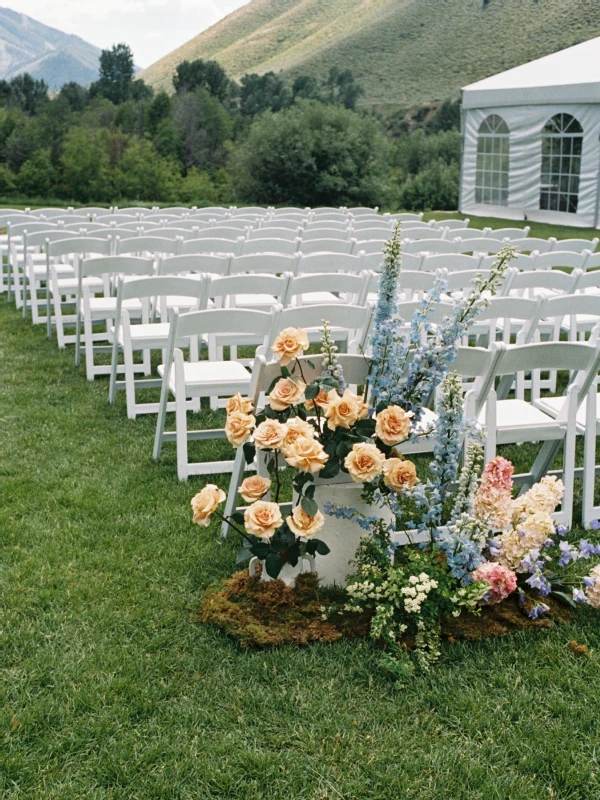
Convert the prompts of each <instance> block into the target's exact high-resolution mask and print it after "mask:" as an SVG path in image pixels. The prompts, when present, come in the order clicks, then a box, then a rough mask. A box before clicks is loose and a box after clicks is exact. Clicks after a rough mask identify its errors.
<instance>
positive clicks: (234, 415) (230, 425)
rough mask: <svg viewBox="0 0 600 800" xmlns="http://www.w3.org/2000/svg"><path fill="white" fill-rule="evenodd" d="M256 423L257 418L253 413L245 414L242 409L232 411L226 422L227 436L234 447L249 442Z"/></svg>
mask: <svg viewBox="0 0 600 800" xmlns="http://www.w3.org/2000/svg"><path fill="white" fill-rule="evenodd" d="M255 425H256V420H255V419H254V417H253V416H252V414H244V413H243V412H242V411H232V412H231V414H229V415H228V416H227V422H226V423H225V436H227V440H228V441H229V444H230V445H232V447H240V445H242V444H244V442H247V441H248V439H249V438H250V434H251V433H252V429H253V428H254V426H255Z"/></svg>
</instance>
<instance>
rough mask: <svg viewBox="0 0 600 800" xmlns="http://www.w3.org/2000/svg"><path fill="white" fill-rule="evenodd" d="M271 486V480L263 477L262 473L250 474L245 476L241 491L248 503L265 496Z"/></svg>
mask: <svg viewBox="0 0 600 800" xmlns="http://www.w3.org/2000/svg"><path fill="white" fill-rule="evenodd" d="M270 487H271V481H270V480H269V479H268V478H263V477H262V475H250V476H249V477H248V478H244V480H243V481H242V484H241V486H240V488H239V492H240V494H241V495H242V497H243V498H244V500H245V501H246V502H247V503H253V502H254V501H255V500H260V498H261V497H264V495H266V493H267V492H268V491H269V488H270Z"/></svg>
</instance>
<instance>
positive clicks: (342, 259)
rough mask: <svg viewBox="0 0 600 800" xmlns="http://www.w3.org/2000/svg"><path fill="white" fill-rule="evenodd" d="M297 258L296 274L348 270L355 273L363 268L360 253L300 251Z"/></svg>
mask: <svg viewBox="0 0 600 800" xmlns="http://www.w3.org/2000/svg"><path fill="white" fill-rule="evenodd" d="M298 258H299V260H298V269H297V274H298V275H307V274H309V273H311V272H318V273H321V272H349V273H354V274H357V273H358V272H360V271H361V270H362V269H363V262H364V256H363V254H362V253H357V254H356V255H348V254H346V253H310V254H306V253H301V254H299V257H298Z"/></svg>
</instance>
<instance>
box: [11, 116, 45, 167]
mask: <svg viewBox="0 0 600 800" xmlns="http://www.w3.org/2000/svg"><path fill="white" fill-rule="evenodd" d="M37 144H38V138H37V136H36V130H35V126H34V122H33V121H30V120H27V119H22V120H20V121H19V122H18V123H17V124H16V125H15V126H14V127H13V129H12V132H11V133H10V135H9V136H8V137H7V138H6V141H5V144H4V158H5V160H6V165H7V166H8V168H9V169H11V170H12V171H13V172H18V170H20V169H21V167H22V166H23V164H24V163H25V162H26V161H27V160H28V159H29V158H31V156H32V155H33V153H34V152H35V149H36V146H37Z"/></svg>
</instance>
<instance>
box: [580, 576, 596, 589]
mask: <svg viewBox="0 0 600 800" xmlns="http://www.w3.org/2000/svg"><path fill="white" fill-rule="evenodd" d="M583 582H584V583H585V585H586V586H587V587H588V589H591V588H592V586H595V585H596V578H592V576H591V575H586V576H585V578H584V579H583Z"/></svg>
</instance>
